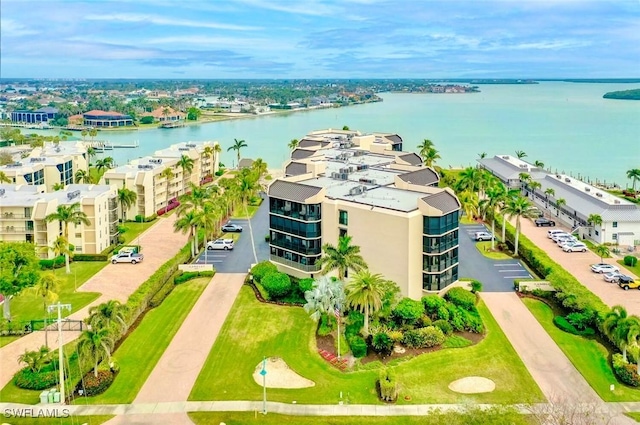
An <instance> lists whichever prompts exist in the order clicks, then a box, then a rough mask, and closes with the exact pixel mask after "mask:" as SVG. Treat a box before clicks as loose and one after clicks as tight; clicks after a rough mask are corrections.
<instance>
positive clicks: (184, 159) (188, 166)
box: [176, 155, 193, 193]
mask: <svg viewBox="0 0 640 425" xmlns="http://www.w3.org/2000/svg"><path fill="white" fill-rule="evenodd" d="M176 165H178V166H179V167H180V168H182V193H186V192H187V184H186V179H185V177H186V176H187V174H191V171H193V159H191V158H189V157H188V156H187V155H182V156H181V157H180V159H179V160H178V163H177V164H176Z"/></svg>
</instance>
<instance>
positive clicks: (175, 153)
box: [101, 141, 219, 220]
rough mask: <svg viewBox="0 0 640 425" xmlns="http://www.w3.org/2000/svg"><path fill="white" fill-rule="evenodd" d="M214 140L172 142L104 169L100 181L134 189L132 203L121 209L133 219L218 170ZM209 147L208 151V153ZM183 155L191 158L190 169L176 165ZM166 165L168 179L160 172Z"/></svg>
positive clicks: (152, 211)
mask: <svg viewBox="0 0 640 425" xmlns="http://www.w3.org/2000/svg"><path fill="white" fill-rule="evenodd" d="M217 144H218V142H211V141H205V142H185V143H178V144H175V145H172V146H170V147H169V148H167V149H162V150H159V151H156V152H155V153H154V154H153V155H152V156H145V157H142V158H140V159H137V160H133V161H131V162H130V163H129V164H127V165H122V166H120V167H116V168H113V169H111V170H107V172H106V173H104V175H103V176H102V180H101V183H104V184H108V185H111V186H113V187H115V188H116V189H120V188H122V187H126V188H127V189H129V190H131V191H133V192H135V194H136V203H135V204H134V205H132V206H131V207H130V208H129V209H127V211H125V212H124V215H125V217H126V219H127V220H135V218H136V216H138V215H140V216H142V217H149V216H151V215H153V214H156V213H158V212H160V211H162V210H163V209H165V208H166V207H167V206H168V205H169V204H171V203H172V202H175V200H176V198H177V197H178V196H179V195H182V194H184V193H185V191H186V190H187V188H188V185H189V183H193V184H196V185H199V184H202V183H203V182H206V181H207V177H210V176H213V174H214V173H215V172H216V171H218V163H219V153H217V152H215V150H214V148H215V146H216V145H217ZM207 148H209V149H207ZM209 151H211V152H212V153H211V154H208V152H209ZM183 156H186V157H188V158H190V159H191V160H192V161H193V168H192V169H191V171H188V170H187V169H183V168H182V166H181V165H180V160H181V158H182V157H183ZM167 168H170V169H171V171H172V173H173V177H170V178H169V179H167V178H166V177H165V176H164V175H163V171H164V170H165V169H167Z"/></svg>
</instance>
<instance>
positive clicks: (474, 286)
mask: <svg viewBox="0 0 640 425" xmlns="http://www.w3.org/2000/svg"><path fill="white" fill-rule="evenodd" d="M481 291H482V282H480V281H477V280H473V281H471V293H472V294H476V293H478V292H481Z"/></svg>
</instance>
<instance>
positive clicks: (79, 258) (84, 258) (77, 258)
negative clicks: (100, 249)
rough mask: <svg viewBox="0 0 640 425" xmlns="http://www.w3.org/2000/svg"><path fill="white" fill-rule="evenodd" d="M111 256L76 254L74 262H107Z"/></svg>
mask: <svg viewBox="0 0 640 425" xmlns="http://www.w3.org/2000/svg"><path fill="white" fill-rule="evenodd" d="M108 259H109V256H107V255H106V254H76V255H74V256H73V261H107V260H108Z"/></svg>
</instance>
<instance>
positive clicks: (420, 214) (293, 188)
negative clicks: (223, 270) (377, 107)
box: [269, 130, 460, 299]
mask: <svg viewBox="0 0 640 425" xmlns="http://www.w3.org/2000/svg"><path fill="white" fill-rule="evenodd" d="M401 146H402V139H401V138H400V137H399V136H397V135H391V134H366V135H362V134H360V133H358V132H351V131H342V130H340V131H334V130H325V131H320V132H314V133H311V134H309V135H308V136H306V137H305V138H303V139H302V140H301V141H300V144H299V147H298V149H296V150H295V151H294V152H292V160H291V161H289V162H288V163H287V164H286V165H285V177H283V178H281V179H278V180H276V181H275V182H274V183H272V184H271V186H270V187H269V227H270V242H269V244H270V251H271V257H270V258H271V261H272V262H273V263H274V264H276V265H277V266H278V268H279V269H281V270H282V271H284V272H287V273H289V274H291V275H295V276H299V277H314V276H316V275H318V274H319V272H320V266H319V264H318V260H319V259H320V257H321V256H322V245H323V244H326V243H329V244H332V245H337V243H338V239H339V237H340V236H343V235H349V236H351V237H352V243H353V244H354V245H357V246H359V247H360V250H361V253H362V256H363V258H364V260H365V261H366V262H367V264H368V265H369V269H370V270H371V271H372V272H374V273H381V274H382V275H383V276H384V277H385V278H387V279H390V280H393V281H394V282H396V283H397V284H398V285H399V286H400V289H401V292H402V294H403V295H404V296H408V297H411V298H414V299H419V298H421V297H422V296H423V295H424V294H425V292H427V291H439V290H441V289H444V288H445V287H447V286H448V285H450V284H452V283H453V282H455V281H456V280H457V279H458V222H459V214H460V203H459V201H458V199H457V198H456V196H455V194H454V193H453V191H451V190H450V189H442V188H439V187H438V182H439V175H438V173H437V172H435V171H434V170H433V169H432V168H429V167H425V166H423V164H422V161H420V158H419V157H418V156H417V155H416V154H414V153H409V152H403V151H402V150H401ZM398 147H400V149H399V150H395V149H398ZM394 148H395V149H394Z"/></svg>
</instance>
